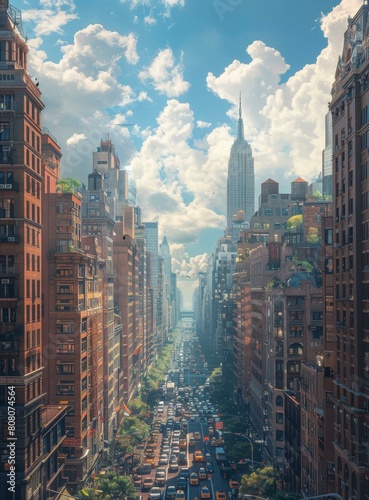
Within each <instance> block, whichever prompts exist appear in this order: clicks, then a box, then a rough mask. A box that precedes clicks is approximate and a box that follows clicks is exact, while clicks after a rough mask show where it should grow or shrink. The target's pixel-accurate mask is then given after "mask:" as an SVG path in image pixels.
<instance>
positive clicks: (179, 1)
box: [120, 0, 185, 10]
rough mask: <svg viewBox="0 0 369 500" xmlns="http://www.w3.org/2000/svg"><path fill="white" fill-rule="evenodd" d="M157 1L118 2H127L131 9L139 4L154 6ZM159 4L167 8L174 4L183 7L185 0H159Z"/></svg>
mask: <svg viewBox="0 0 369 500" xmlns="http://www.w3.org/2000/svg"><path fill="white" fill-rule="evenodd" d="M157 2H158V0H120V3H129V4H130V8H131V9H132V10H133V9H135V8H137V7H139V6H140V5H145V6H153V7H155V6H156V5H157ZM160 4H161V5H163V6H164V7H166V8H169V9H171V8H173V7H175V6H179V7H184V5H185V0H161V1H160Z"/></svg>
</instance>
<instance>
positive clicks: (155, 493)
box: [149, 486, 161, 500]
mask: <svg viewBox="0 0 369 500" xmlns="http://www.w3.org/2000/svg"><path fill="white" fill-rule="evenodd" d="M149 498H150V500H160V499H161V489H160V488H158V487H157V486H154V487H153V488H151V490H150V492H149Z"/></svg>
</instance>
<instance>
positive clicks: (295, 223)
mask: <svg viewBox="0 0 369 500" xmlns="http://www.w3.org/2000/svg"><path fill="white" fill-rule="evenodd" d="M287 227H288V229H290V230H291V231H293V232H295V233H297V232H299V231H302V214H299V215H293V216H292V217H290V218H289V219H288V220H287Z"/></svg>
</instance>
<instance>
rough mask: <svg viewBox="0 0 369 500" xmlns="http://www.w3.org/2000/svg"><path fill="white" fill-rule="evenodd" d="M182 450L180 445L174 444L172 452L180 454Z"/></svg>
mask: <svg viewBox="0 0 369 500" xmlns="http://www.w3.org/2000/svg"><path fill="white" fill-rule="evenodd" d="M180 452H181V450H180V449H179V446H172V453H173V455H179V454H180Z"/></svg>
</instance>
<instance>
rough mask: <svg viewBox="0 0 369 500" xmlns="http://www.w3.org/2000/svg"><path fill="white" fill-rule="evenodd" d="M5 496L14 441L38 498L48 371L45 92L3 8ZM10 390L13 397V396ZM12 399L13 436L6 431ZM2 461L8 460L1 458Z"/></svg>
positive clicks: (1, 475) (20, 484)
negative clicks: (44, 277)
mask: <svg viewBox="0 0 369 500" xmlns="http://www.w3.org/2000/svg"><path fill="white" fill-rule="evenodd" d="M0 49H1V50H0V68H1V69H0V76H1V79H0V89H1V90H0V112H1V127H0V244H1V250H0V254H1V255H0V277H1V280H0V425H1V429H2V430H1V437H0V454H1V456H2V460H1V464H0V497H1V498H2V499H3V498H4V499H8V498H14V496H13V493H12V492H11V491H9V489H8V488H9V486H10V485H9V484H8V483H7V481H8V480H9V477H10V476H9V475H7V474H9V473H10V472H11V473H13V472H14V471H11V469H10V467H11V465H10V463H9V461H8V460H7V459H6V457H7V456H9V454H10V448H9V447H8V444H9V443H10V441H7V439H8V438H9V437H16V438H17V441H14V446H13V447H12V449H11V453H12V454H13V452H14V453H15V456H14V457H13V455H12V457H13V458H15V464H14V467H15V476H12V477H13V478H14V479H15V483H16V486H15V492H16V493H15V496H16V497H17V498H19V499H25V498H28V496H29V495H30V493H29V492H30V491H31V492H36V493H35V495H37V494H38V493H39V491H40V469H41V466H42V464H41V456H42V436H41V431H40V429H41V425H42V409H43V402H42V396H43V387H42V377H43V365H42V361H41V357H42V343H41V306H42V299H41V231H42V226H41V191H42V177H41V111H42V109H43V108H44V105H43V103H42V101H41V92H40V90H39V88H38V87H37V86H36V85H35V83H34V82H33V80H32V79H31V77H30V75H29V73H28V71H27V58H28V47H27V43H26V41H25V38H24V36H23V32H22V23H21V14H20V12H19V11H18V10H17V9H15V8H14V7H12V6H11V5H10V4H9V2H8V1H7V0H1V2H0ZM9 391H10V392H9ZM10 394H13V395H14V402H15V404H14V406H13V405H12V406H11V407H14V408H15V409H16V412H15V421H14V423H15V432H13V431H10V430H9V427H8V415H10V413H9V410H8V408H9V407H10V405H8V400H9V401H10V399H9V398H10ZM4 457H5V458H4ZM35 498H38V496H35Z"/></svg>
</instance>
